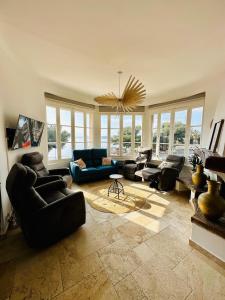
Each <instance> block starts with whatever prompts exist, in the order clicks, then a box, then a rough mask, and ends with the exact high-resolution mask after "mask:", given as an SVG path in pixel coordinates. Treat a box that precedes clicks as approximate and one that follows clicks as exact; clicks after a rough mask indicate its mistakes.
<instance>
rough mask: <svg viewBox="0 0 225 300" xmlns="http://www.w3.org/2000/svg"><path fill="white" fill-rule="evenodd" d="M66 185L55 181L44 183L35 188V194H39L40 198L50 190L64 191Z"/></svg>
mask: <svg viewBox="0 0 225 300" xmlns="http://www.w3.org/2000/svg"><path fill="white" fill-rule="evenodd" d="M65 188H66V183H65V182H64V181H63V180H56V181H52V182H48V183H45V184H43V185H39V186H38V187H36V188H35V190H36V192H37V193H39V194H40V195H41V196H42V195H43V194H44V193H46V192H48V191H52V190H59V189H65Z"/></svg>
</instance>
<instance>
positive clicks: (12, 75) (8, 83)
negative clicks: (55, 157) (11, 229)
mask: <svg viewBox="0 0 225 300" xmlns="http://www.w3.org/2000/svg"><path fill="white" fill-rule="evenodd" d="M0 70H1V72H0V82H1V88H0V101H1V114H0V153H1V155H0V157H1V158H0V170H1V194H2V213H3V229H2V230H3V231H4V230H5V229H6V224H7V222H6V218H7V217H8V215H9V213H10V211H11V205H10V203H9V200H8V197H7V193H6V190H5V181H6V177H7V174H8V170H9V169H10V168H11V166H12V165H13V164H14V163H15V162H16V161H18V160H19V159H20V157H21V156H22V155H23V154H24V153H25V152H27V150H23V149H20V150H15V151H11V150H10V151H8V149H7V145H6V138H5V128H7V127H11V128H15V127H16V123H17V119H18V115H19V114H20V113H21V114H24V115H26V116H29V117H32V118H34V119H37V120H41V121H45V100H44V94H43V91H42V89H41V88H40V83H39V79H38V78H37V77H36V76H35V75H34V74H32V72H27V70H25V69H24V67H23V66H22V65H19V64H18V63H17V62H16V61H15V60H14V57H13V55H12V53H11V52H10V51H9V50H8V49H7V47H4V45H2V44H0ZM45 141H46V135H45V133H44V135H43V139H42V142H41V145H40V147H38V149H37V150H38V151H39V150H40V151H42V152H45V151H46V149H47V148H46V147H47V145H46V142H45ZM28 151H29V150H28ZM30 151H31V150H30Z"/></svg>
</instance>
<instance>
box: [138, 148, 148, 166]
mask: <svg viewBox="0 0 225 300" xmlns="http://www.w3.org/2000/svg"><path fill="white" fill-rule="evenodd" d="M151 159H152V149H148V150H144V151H140V152H138V156H137V158H136V162H144V163H147V162H150V161H151Z"/></svg>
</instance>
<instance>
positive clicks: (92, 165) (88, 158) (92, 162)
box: [70, 149, 117, 183]
mask: <svg viewBox="0 0 225 300" xmlns="http://www.w3.org/2000/svg"><path fill="white" fill-rule="evenodd" d="M103 157H107V149H85V150H74V151H73V161H71V162H70V171H71V174H72V177H73V181H74V182H77V183H82V182H88V181H95V180H98V179H103V178H107V177H108V176H109V175H110V174H113V173H117V161H116V160H112V164H111V166H102V158H103ZM80 158H82V159H83V161H84V162H85V164H86V168H85V169H80V168H79V166H78V165H77V164H76V163H75V162H74V161H75V160H78V159H80Z"/></svg>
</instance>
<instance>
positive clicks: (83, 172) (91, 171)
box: [80, 167, 98, 176]
mask: <svg viewBox="0 0 225 300" xmlns="http://www.w3.org/2000/svg"><path fill="white" fill-rule="evenodd" d="M97 172H98V171H97V169H96V168H93V167H90V168H85V169H82V170H80V174H81V176H86V175H87V174H96V173H97Z"/></svg>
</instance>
